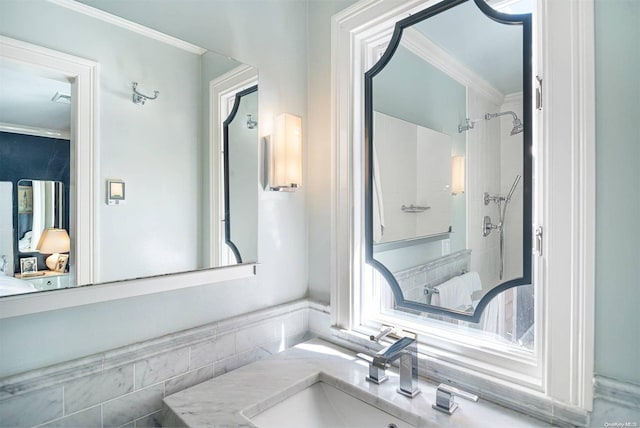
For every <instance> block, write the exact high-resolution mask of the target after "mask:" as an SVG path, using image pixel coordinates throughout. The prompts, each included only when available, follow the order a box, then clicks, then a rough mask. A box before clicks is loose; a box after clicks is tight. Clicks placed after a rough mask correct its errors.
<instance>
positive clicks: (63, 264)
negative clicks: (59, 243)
mask: <svg viewBox="0 0 640 428" xmlns="http://www.w3.org/2000/svg"><path fill="white" fill-rule="evenodd" d="M68 262H69V254H60V257H58V261H57V262H56V268H55V271H56V272H60V273H64V272H65V271H66V270H67V263H68Z"/></svg>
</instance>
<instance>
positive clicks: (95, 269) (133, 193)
mask: <svg viewBox="0 0 640 428" xmlns="http://www.w3.org/2000/svg"><path fill="white" fill-rule="evenodd" d="M87 8H88V6H86V5H82V4H79V3H76V2H47V1H41V0H39V1H34V2H6V3H3V4H2V6H1V7H0V10H1V12H0V14H2V16H3V19H2V22H1V23H0V35H1V36H2V38H1V39H0V42H2V43H8V44H9V43H11V44H12V46H14V45H15V46H22V45H20V43H23V41H27V42H28V47H26V48H25V50H27V51H29V52H31V51H35V52H38V51H39V49H43V50H48V52H53V53H54V54H55V55H53V56H52V57H53V58H57V55H59V56H60V57H64V56H65V55H71V56H72V57H73V58H74V59H81V60H85V59H86V60H87V61H91V62H93V63H95V64H97V67H98V68H99V73H98V74H97V75H96V77H97V79H96V81H95V83H96V86H95V91H96V94H99V96H97V97H95V99H96V100H97V101H98V104H97V105H96V115H95V118H96V121H97V122H99V126H98V123H95V124H93V126H94V128H93V129H96V132H95V135H94V136H93V137H94V139H93V140H92V141H94V143H93V144H94V146H93V147H92V148H91V149H88V150H93V159H94V164H93V165H87V164H85V163H81V162H79V161H78V159H77V155H78V147H77V146H76V144H77V141H78V139H76V138H75V134H76V132H77V129H78V128H75V126H78V124H77V123H74V120H75V116H74V114H75V113H76V112H77V111H78V110H80V109H79V107H83V108H84V111H87V110H88V107H89V106H78V105H77V104H76V102H77V100H78V99H79V98H78V97H75V95H76V94H77V92H75V91H77V90H78V87H77V82H75V81H74V80H73V79H72V78H69V77H68V75H65V74H64V72H59V71H58V70H57V69H56V67H55V66H53V65H52V66H51V67H50V68H47V67H43V66H42V65H41V64H38V65H36V64H35V63H34V64H30V63H28V62H25V61H21V60H16V59H15V57H14V56H9V55H5V53H6V52H7V51H5V50H0V51H1V52H0V92H1V93H2V97H0V181H6V182H8V183H11V186H12V190H11V192H6V195H5V194H3V201H4V200H5V198H6V200H7V201H9V202H7V203H11V204H12V206H14V209H13V210H12V212H11V213H10V215H7V216H5V215H3V216H2V217H0V222H1V223H2V224H0V238H1V239H2V242H0V260H4V262H3V270H4V272H5V274H6V276H7V277H9V278H11V277H13V278H11V279H12V280H15V279H17V278H16V276H20V273H21V268H20V267H21V259H23V258H26V257H31V256H36V257H38V267H39V268H40V269H41V270H45V269H47V270H48V269H49V268H47V267H45V266H44V264H43V263H42V260H41V259H42V258H43V257H44V255H43V254H40V253H32V252H31V251H29V252H28V253H23V252H20V251H19V250H18V248H19V242H18V241H20V240H24V236H23V235H24V233H23V234H22V235H21V236H20V237H18V232H19V230H18V229H23V228H24V227H27V226H24V227H23V225H22V223H18V222H19V220H20V216H23V217H24V220H26V217H27V214H26V213H25V214H23V213H19V212H18V210H17V208H16V207H17V203H18V201H19V196H20V195H19V191H20V190H21V189H22V188H23V187H26V186H22V185H20V188H19V185H18V181H19V180H20V179H25V178H28V179H34V180H42V181H47V180H48V181H51V180H53V181H61V182H63V183H64V186H63V188H64V193H63V194H64V199H65V205H64V207H65V208H64V209H67V210H68V209H70V212H69V214H67V217H68V218H65V219H64V225H63V226H62V227H63V228H64V229H66V230H67V231H68V235H69V237H70V239H71V245H70V251H69V252H68V255H69V257H68V259H67V262H68V265H67V266H66V272H67V273H68V278H69V281H68V285H69V286H77V285H90V284H98V283H106V282H114V281H122V280H127V279H139V278H146V277H150V276H157V275H165V274H173V273H182V272H191V271H196V270H202V269H210V268H217V267H225V266H229V265H235V264H237V263H255V262H257V257H258V255H257V223H258V220H257V219H258V212H257V198H258V195H257V189H258V186H259V184H258V152H259V150H258V144H259V140H258V135H257V133H258V129H257V127H255V128H254V129H253V130H252V134H251V135H250V136H247V135H240V134H236V133H231V134H229V145H230V147H232V148H239V147H242V150H243V152H242V153H238V154H233V159H232V168H233V171H234V174H235V176H242V177H243V180H244V181H246V182H247V183H248V182H249V181H253V191H252V192H246V189H245V188H241V187H238V186H234V185H232V186H231V187H229V188H227V189H225V187H224V181H223V180H222V177H223V171H222V168H223V162H222V156H223V150H222V145H223V133H222V128H223V121H224V119H225V118H226V117H227V115H228V112H229V108H230V106H227V104H226V103H227V101H228V99H229V98H230V97H234V96H235V94H236V93H237V92H241V91H242V90H244V89H246V87H247V86H248V85H256V84H257V80H258V72H257V69H255V68H254V67H251V66H249V65H246V64H242V63H240V62H239V61H236V60H235V59H233V58H229V57H228V56H225V55H221V54H218V53H216V52H213V51H210V50H207V49H205V48H202V47H199V46H195V45H192V44H190V43H188V42H185V41H183V40H178V39H175V38H173V37H171V36H170V35H167V34H162V33H158V32H157V31H155V30H152V29H149V28H144V27H141V26H138V25H137V24H135V23H133V24H134V25H132V23H131V22H129V21H122V20H120V19H119V18H118V17H116V16H109V17H108V19H103V18H101V17H103V15H104V13H103V12H101V11H97V12H96V11H95V10H93V11H91V10H89V11H88V12H87V10H86V9H87ZM12 49H13V48H12ZM16 49H19V48H16ZM11 52H13V50H12V51H11ZM11 55H13V54H11ZM134 82H137V84H134ZM247 82H250V83H249V84H248V83H247ZM156 91H157V93H156ZM85 94H86V92H85ZM140 94H142V98H140V97H139V96H140ZM252 97H253V98H252V101H251V108H252V109H253V110H252V112H251V113H250V114H251V115H252V120H253V121H255V122H256V123H258V122H259V118H258V108H257V105H258V93H257V90H256V91H254V93H253V94H252ZM243 114H244V113H243ZM87 117H88V116H87ZM244 118H245V119H246V115H245V116H244ZM236 139H237V140H238V141H236ZM251 139H252V140H251ZM54 145H57V146H59V147H62V149H61V151H60V150H58V151H52V150H53V149H51V148H50V147H53V146H54ZM65 150H66V152H65ZM233 151H234V149H232V150H231V152H233ZM85 152H86V151H85ZM249 153H252V155H251V156H249V155H246V154H249ZM9 155H10V156H11V157H8V156H9ZM245 155H246V156H245ZM58 160H60V161H61V162H62V163H61V164H60V165H58V164H57V163H56V162H57V161H58ZM87 168H88V169H90V171H89V172H88V173H87V174H86V175H85V176H86V177H89V179H88V180H86V181H84V182H80V180H78V178H77V177H78V176H79V175H78V171H79V170H80V169H83V170H84V169H87ZM60 174H63V175H64V174H66V175H64V177H63V176H60ZM69 177H71V178H69ZM110 183H116V186H121V187H119V189H121V190H117V189H116V193H115V194H114V195H113V196H114V198H110V192H111V191H112V190H113V188H112V187H111V184H110ZM80 187H83V189H86V188H87V187H91V192H92V194H93V200H90V201H89V200H85V199H86V198H85V199H79V198H80V197H81V193H80V192H79V188H80ZM125 189H126V192H125V191H124V190H125ZM225 190H227V191H228V192H230V195H227V196H228V197H229V199H230V200H231V201H232V202H233V204H235V206H238V207H240V208H239V212H238V213H237V214H236V213H235V211H234V210H235V208H234V207H231V210H232V212H231V217H232V218H233V222H232V223H233V224H234V225H235V227H237V228H238V229H239V230H247V231H251V233H250V234H247V235H246V236H242V237H240V235H241V232H236V233H235V234H236V235H237V236H238V240H242V241H243V242H242V245H240V246H239V252H240V254H241V257H239V258H233V257H230V258H224V257H222V256H220V251H221V249H222V248H224V247H225V246H226V244H225V242H224V234H223V233H220V230H221V229H222V230H223V229H224V222H225V218H223V216H222V215H221V214H220V213H221V212H224V210H225V207H224V199H225ZM27 192H28V190H25V191H24V192H23V194H27ZM86 194H87V193H86V192H85V193H82V195H86ZM29 195H35V191H34V193H29ZM31 197H33V196H31ZM78 206H82V207H85V208H86V210H84V211H83V213H85V214H87V217H89V216H90V217H91V225H92V227H91V228H90V230H86V229H83V230H84V231H85V232H87V233H85V234H84V235H82V236H80V235H79V233H80V232H78V230H77V228H76V225H77V224H78V223H77V222H78V218H79V217H80V215H79V214H78V213H79V210H78ZM83 209H84V208H83ZM3 213H4V211H3ZM84 224H88V223H87V222H85V223H83V225H84ZM5 230H11V233H4V231H5ZM234 239H235V238H234ZM79 240H83V242H87V243H89V245H87V246H84V247H82V248H83V249H85V250H89V251H81V250H80V249H77V243H78V242H79ZM88 253H91V254H88ZM2 256H4V257H2ZM78 256H83V257H84V262H83V263H82V266H87V265H91V267H90V270H91V273H90V275H86V274H83V275H76V273H77V272H78V268H79V267H80V263H81V262H79V257H78ZM87 271H88V269H85V270H84V272H87ZM80 277H82V278H88V279H79V278H80ZM21 280H26V281H27V283H29V284H26V285H25V292H27V291H32V289H33V287H31V286H29V285H33V284H34V283H36V282H41V281H39V279H33V278H28V279H25V278H21ZM12 283H14V284H15V282H14V281H12ZM12 289H15V287H14V288H12ZM39 289H40V290H45V288H39ZM9 294H20V293H13V292H12V293H9Z"/></svg>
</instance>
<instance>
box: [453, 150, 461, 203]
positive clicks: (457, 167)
mask: <svg viewBox="0 0 640 428" xmlns="http://www.w3.org/2000/svg"><path fill="white" fill-rule="evenodd" d="M458 193H464V156H452V157H451V194H452V195H457V194H458Z"/></svg>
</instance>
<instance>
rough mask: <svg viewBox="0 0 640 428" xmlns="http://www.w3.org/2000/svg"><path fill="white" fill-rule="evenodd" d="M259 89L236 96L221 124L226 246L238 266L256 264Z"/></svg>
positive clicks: (255, 88) (249, 89) (242, 92)
mask: <svg viewBox="0 0 640 428" xmlns="http://www.w3.org/2000/svg"><path fill="white" fill-rule="evenodd" d="M257 117H258V86H252V87H250V88H248V89H245V90H243V91H241V92H238V93H237V94H236V96H235V100H234V103H233V107H232V109H231V113H230V114H229V117H227V119H226V120H225V121H224V148H223V150H224V182H225V186H224V202H225V204H224V205H225V218H224V222H225V242H226V244H227V245H228V246H229V248H230V250H231V251H232V252H233V255H234V257H235V260H236V262H237V263H242V260H243V259H244V260H256V259H257V254H258V248H257V242H256V236H257V234H258V219H257V217H256V216H255V213H257V212H258V170H257V168H255V169H248V168H246V167H245V165H246V164H247V163H250V164H255V165H257V164H258V149H257V145H256V142H257V141H258V122H257V121H256V120H255V118H257Z"/></svg>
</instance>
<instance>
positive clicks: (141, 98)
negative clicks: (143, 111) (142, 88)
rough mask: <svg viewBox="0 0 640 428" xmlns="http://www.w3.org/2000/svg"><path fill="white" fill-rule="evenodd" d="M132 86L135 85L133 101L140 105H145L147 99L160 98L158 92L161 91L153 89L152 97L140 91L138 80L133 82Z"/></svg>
mask: <svg viewBox="0 0 640 428" xmlns="http://www.w3.org/2000/svg"><path fill="white" fill-rule="evenodd" d="M131 86H132V87H133V103H134V104H138V105H144V103H145V101H147V100H155V99H156V98H158V94H159V93H160V92H158V91H153V96H152V97H151V96H149V95H145V94H143V93H140V92H138V90H137V89H136V88H137V87H138V82H131Z"/></svg>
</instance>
